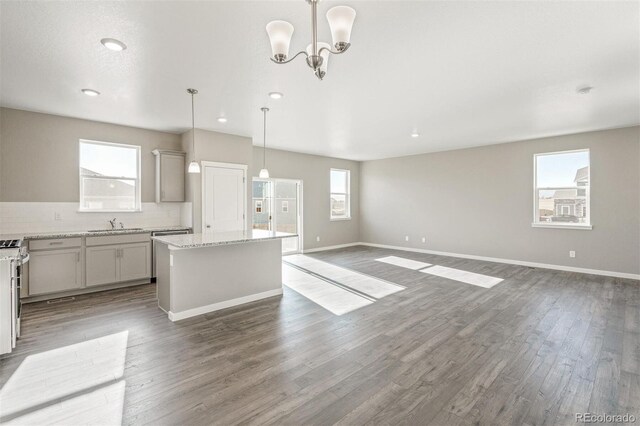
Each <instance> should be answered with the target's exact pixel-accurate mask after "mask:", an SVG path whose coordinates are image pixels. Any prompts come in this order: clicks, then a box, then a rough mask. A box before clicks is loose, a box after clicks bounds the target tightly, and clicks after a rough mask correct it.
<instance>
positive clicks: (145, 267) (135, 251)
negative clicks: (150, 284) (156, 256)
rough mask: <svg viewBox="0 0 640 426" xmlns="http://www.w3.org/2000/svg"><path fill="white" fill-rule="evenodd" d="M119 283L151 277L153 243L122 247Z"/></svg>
mask: <svg viewBox="0 0 640 426" xmlns="http://www.w3.org/2000/svg"><path fill="white" fill-rule="evenodd" d="M119 273H120V276H119V281H131V280H140V279H144V278H150V277H151V243H138V244H127V245H123V246H120V265H119Z"/></svg>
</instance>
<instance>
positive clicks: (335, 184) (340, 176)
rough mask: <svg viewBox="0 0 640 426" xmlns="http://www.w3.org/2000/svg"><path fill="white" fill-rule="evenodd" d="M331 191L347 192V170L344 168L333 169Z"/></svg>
mask: <svg viewBox="0 0 640 426" xmlns="http://www.w3.org/2000/svg"><path fill="white" fill-rule="evenodd" d="M331 192H332V193H335V192H337V193H346V192H348V191H347V172H346V171H344V170H331Z"/></svg>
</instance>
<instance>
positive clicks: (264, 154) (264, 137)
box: [262, 108, 269, 169]
mask: <svg viewBox="0 0 640 426" xmlns="http://www.w3.org/2000/svg"><path fill="white" fill-rule="evenodd" d="M267 111H269V110H268V109H267V108H262V112H263V113H264V128H263V134H262V168H263V169H265V168H266V167H265V165H266V164H267Z"/></svg>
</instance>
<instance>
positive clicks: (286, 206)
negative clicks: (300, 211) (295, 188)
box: [282, 201, 289, 213]
mask: <svg viewBox="0 0 640 426" xmlns="http://www.w3.org/2000/svg"><path fill="white" fill-rule="evenodd" d="M282 213H289V202H288V201H283V202H282Z"/></svg>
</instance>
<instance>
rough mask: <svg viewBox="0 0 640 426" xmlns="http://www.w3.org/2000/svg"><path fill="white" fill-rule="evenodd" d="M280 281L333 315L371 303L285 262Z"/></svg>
mask: <svg viewBox="0 0 640 426" xmlns="http://www.w3.org/2000/svg"><path fill="white" fill-rule="evenodd" d="M282 282H283V284H284V285H286V286H287V287H289V288H290V289H292V290H293V291H295V292H296V293H299V294H301V295H302V296H304V297H306V298H307V299H309V300H311V301H312V302H314V303H316V304H318V305H320V306H322V307H323V308H324V309H326V310H328V311H329V312H331V313H332V314H334V315H343V314H346V313H348V312H351V311H355V310H356V309H359V308H362V307H363V306H367V305H370V304H372V303H373V302H372V301H371V300H368V299H365V298H364V297H362V296H359V295H357V294H355V293H352V292H350V291H348V290H345V289H342V288H340V287H337V286H335V285H332V284H330V283H328V282H326V281H324V280H321V279H320V278H317V277H314V276H313V275H311V274H308V273H306V272H304V271H301V270H299V269H296V268H294V267H292V266H289V265H287V264H286V263H284V264H283V265H282Z"/></svg>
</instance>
